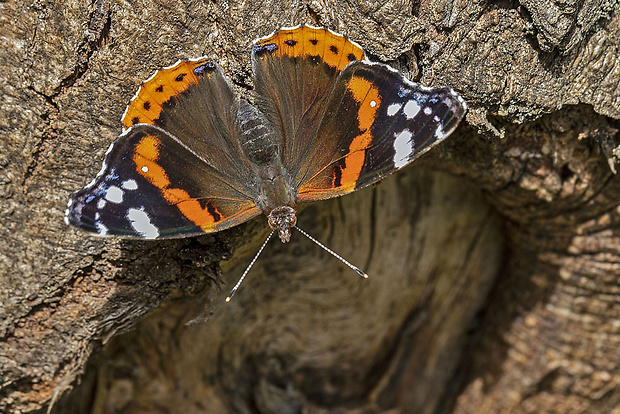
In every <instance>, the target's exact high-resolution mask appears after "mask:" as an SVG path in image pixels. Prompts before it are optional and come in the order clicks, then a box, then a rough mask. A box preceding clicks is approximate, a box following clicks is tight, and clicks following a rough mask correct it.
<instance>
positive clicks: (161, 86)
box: [122, 59, 207, 128]
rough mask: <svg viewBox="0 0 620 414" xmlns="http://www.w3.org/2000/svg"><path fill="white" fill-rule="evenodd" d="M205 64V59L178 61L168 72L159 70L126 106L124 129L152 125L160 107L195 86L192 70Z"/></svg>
mask: <svg viewBox="0 0 620 414" xmlns="http://www.w3.org/2000/svg"><path fill="white" fill-rule="evenodd" d="M205 63H207V59H198V60H181V61H179V62H178V63H177V64H176V65H174V66H172V67H170V68H164V69H160V70H158V71H157V72H155V74H154V75H153V76H151V77H150V78H149V79H148V80H147V81H146V82H144V83H143V84H142V86H140V89H139V90H138V93H137V94H136V96H135V97H134V98H133V99H132V100H131V102H129V105H128V106H127V110H126V111H125V115H124V116H123V119H122V122H123V125H124V126H125V128H129V127H130V126H132V125H135V124H150V125H154V121H155V120H156V119H157V118H159V115H160V114H161V111H162V104H163V103H164V102H166V101H168V100H170V98H172V97H173V96H179V94H180V93H182V92H184V91H186V90H187V89H188V88H189V87H190V85H197V84H198V79H197V78H196V75H195V74H194V69H195V68H197V67H198V66H200V65H204V64H205Z"/></svg>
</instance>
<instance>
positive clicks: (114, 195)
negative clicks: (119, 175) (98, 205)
mask: <svg viewBox="0 0 620 414" xmlns="http://www.w3.org/2000/svg"><path fill="white" fill-rule="evenodd" d="M123 194H124V192H123V190H121V189H120V188H118V187H117V186H115V185H111V186H110V188H108V189H107V190H106V192H105V199H106V200H108V201H109V202H111V203H114V204H120V203H122V202H123Z"/></svg>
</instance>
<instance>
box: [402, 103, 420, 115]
mask: <svg viewBox="0 0 620 414" xmlns="http://www.w3.org/2000/svg"><path fill="white" fill-rule="evenodd" d="M418 112H420V104H419V103H417V102H416V101H415V99H412V100H410V101H409V102H407V103H406V104H405V116H406V117H407V119H412V118H413V117H414V116H416V115H417V114H418Z"/></svg>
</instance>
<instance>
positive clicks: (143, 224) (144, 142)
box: [66, 124, 261, 239]
mask: <svg viewBox="0 0 620 414" xmlns="http://www.w3.org/2000/svg"><path fill="white" fill-rule="evenodd" d="M260 213H261V211H260V210H259V209H258V208H257V207H256V205H255V204H254V202H253V201H252V198H251V195H250V194H248V193H247V192H246V189H244V188H241V187H235V186H234V184H232V183H231V182H230V180H227V179H225V178H222V176H221V174H219V173H218V172H217V171H215V170H214V169H213V167H211V166H210V165H209V164H208V163H207V162H205V160H203V159H202V158H201V157H200V156H199V155H198V154H196V153H195V152H193V151H192V150H190V149H189V148H187V147H186V146H185V145H184V144H183V143H182V142H181V141H180V140H179V139H178V138H176V137H174V136H173V135H171V134H169V133H168V132H166V131H165V130H163V129H161V128H159V127H156V126H152V125H145V124H139V125H136V126H134V127H132V128H130V129H129V130H127V131H126V132H124V133H123V134H122V135H121V136H120V137H119V138H118V139H117V140H116V141H115V142H114V143H113V144H112V145H111V146H110V149H109V150H108V153H107V154H106V157H105V161H104V164H103V168H102V170H101V172H100V173H99V175H98V176H97V177H96V178H95V180H93V182H92V183H91V184H89V185H88V186H86V187H85V188H83V189H82V190H80V191H78V192H77V193H75V194H73V195H72V196H71V198H70V200H69V205H68V207H67V213H66V219H67V221H68V222H69V223H71V224H73V225H75V226H78V227H81V228H83V229H85V230H88V231H93V232H97V233H99V234H100V235H102V236H107V235H118V236H126V237H141V238H147V239H154V238H166V237H182V236H189V235H197V234H202V233H209V232H214V231H219V230H223V229H225V228H228V227H232V226H235V225H237V224H240V223H242V222H244V221H246V220H249V219H250V218H252V217H254V216H257V215H259V214H260Z"/></svg>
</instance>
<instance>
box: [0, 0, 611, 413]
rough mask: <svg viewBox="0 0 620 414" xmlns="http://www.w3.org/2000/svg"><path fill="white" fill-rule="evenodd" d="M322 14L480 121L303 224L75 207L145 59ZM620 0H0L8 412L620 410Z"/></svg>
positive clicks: (235, 49) (303, 216) (245, 84)
mask: <svg viewBox="0 0 620 414" xmlns="http://www.w3.org/2000/svg"><path fill="white" fill-rule="evenodd" d="M299 23H309V24H313V25H325V26H328V27H330V28H332V29H334V30H335V31H338V32H341V33H344V34H346V35H347V36H348V37H350V38H351V39H353V40H355V41H356V42H358V43H359V44H361V45H362V46H363V47H364V49H365V50H366V51H367V53H368V54H369V55H370V57H371V59H372V60H378V61H384V62H387V63H389V64H391V65H392V66H393V67H395V68H397V69H399V70H401V71H402V72H403V73H405V74H406V75H407V76H408V77H409V78H411V79H413V80H416V81H419V82H421V83H422V84H424V85H432V86H439V85H450V86H452V87H454V88H455V89H456V90H457V91H458V92H459V93H461V94H462V96H463V97H464V98H465V99H466V100H467V102H468V104H469V107H470V111H469V113H468V115H467V119H466V121H464V122H463V123H462V125H461V126H460V127H459V128H458V130H457V131H456V132H455V134H454V135H453V136H452V137H451V138H449V140H447V141H446V142H445V144H442V145H441V146H439V147H438V148H436V149H435V150H433V151H432V152H431V153H429V154H428V155H427V156H425V157H424V158H423V159H422V160H420V162H416V163H415V165H413V166H411V167H408V168H407V169H405V170H403V171H402V172H399V173H397V174H394V175H392V176H390V177H389V178H387V179H385V180H384V181H383V182H382V183H380V184H379V185H377V186H375V187H373V188H368V189H365V190H362V191H359V192H356V193H354V194H352V195H349V196H346V197H343V198H341V199H333V200H329V201H326V202H321V203H315V204H311V205H308V206H306V207H305V209H303V210H302V211H301V212H300V214H299V223H298V224H299V226H300V227H301V228H302V229H304V230H306V231H308V232H309V233H310V234H312V235H313V236H315V237H316V238H318V239H319V240H321V241H322V242H323V243H324V244H326V245H327V246H329V247H331V248H332V249H334V250H335V251H336V252H337V253H338V254H340V255H341V256H343V257H345V258H346V259H347V260H349V261H351V262H352V263H354V264H356V265H357V266H359V267H362V268H363V269H364V270H365V271H366V272H367V273H368V274H369V275H370V278H369V279H368V280H362V279H360V278H359V277H357V276H356V275H355V274H354V273H353V272H351V271H350V270H349V269H348V268H346V267H344V266H343V265H342V264H341V263H340V262H339V261H337V260H335V259H334V258H333V257H332V256H330V255H328V254H327V253H325V252H324V251H322V250H320V249H319V248H318V247H317V246H316V245H313V244H312V243H311V242H310V241H308V240H307V239H305V238H304V237H302V236H301V235H300V234H298V233H295V232H294V233H293V239H292V241H291V243H289V244H286V245H282V244H280V243H277V242H273V243H271V244H269V245H268V246H267V248H266V250H265V252H264V254H263V255H262V256H261V258H260V259H259V261H258V262H257V263H256V265H255V267H254V268H253V269H252V271H251V273H250V274H249V276H248V279H247V280H246V281H245V282H244V283H243V285H242V286H241V288H240V289H239V291H238V293H237V295H236V296H235V298H234V299H233V301H232V302H231V303H229V304H226V303H224V298H225V297H226V295H227V294H228V292H229V290H230V287H231V286H232V285H233V284H234V283H235V282H236V280H237V278H238V277H239V276H240V275H241V273H242V272H243V269H244V268H245V266H247V264H248V262H249V261H250V259H251V257H252V254H254V252H255V251H256V250H257V249H258V247H259V246H260V244H261V243H262V241H263V240H264V238H265V237H266V235H267V232H268V226H267V224H266V220H265V218H264V217H260V218H257V219H255V220H253V221H251V222H249V223H248V224H244V225H241V226H238V227H237V228H234V229H231V230H228V231H224V232H221V233H216V234H212V235H206V236H203V237H196V238H188V239H182V240H167V241H159V242H146V241H127V240H124V241H119V240H113V239H105V240H103V239H98V238H92V237H90V236H88V235H86V234H84V233H81V232H79V231H77V230H75V229H73V228H68V227H67V226H65V225H64V223H63V214H64V208H65V205H66V202H67V200H68V197H69V195H70V194H71V193H72V192H73V191H75V190H77V189H79V188H81V187H82V186H83V185H84V184H85V183H87V182H88V181H90V179H91V178H92V177H93V176H94V175H95V174H96V173H97V171H98V170H99V168H100V165H101V164H100V163H101V160H102V158H103V155H104V153H105V150H106V149H107V147H108V145H109V143H110V142H111V141H112V140H113V139H114V138H115V137H116V136H117V135H118V133H119V132H120V121H119V118H120V116H121V115H122V113H123V110H124V107H125V105H126V103H127V101H128V100H129V99H130V98H131V96H132V95H133V94H134V93H135V91H136V90H137V88H138V86H139V84H140V82H141V81H142V80H144V79H146V78H147V77H148V76H149V75H150V74H151V73H152V72H153V71H154V70H156V69H158V68H159V67H161V66H167V65H170V64H172V63H173V62H175V61H176V60H177V59H179V58H184V57H188V58H190V57H197V56H200V55H206V56H208V57H212V58H214V59H215V60H217V61H218V62H219V63H220V65H221V66H222V68H223V70H224V71H225V72H226V74H227V76H228V77H229V79H230V80H231V81H232V82H233V84H234V87H235V88H236V90H237V92H238V93H239V94H240V95H250V96H251V94H252V74H251V66H250V61H249V57H250V47H251V42H252V41H253V39H254V38H256V37H259V36H264V35H267V34H269V33H270V32H271V31H273V30H275V29H277V28H278V27H280V26H291V25H295V24H299ZM619 44H620V15H619V13H618V5H617V2H613V1H607V2H604V1H592V2H568V3H567V2H565V1H562V2H560V1H557V2H542V1H537V0H533V1H530V0H523V1H521V2H520V3H516V2H514V3H496V4H489V3H488V2H475V1H469V2H452V1H440V0H431V1H423V2H420V3H415V2H410V1H406V0H388V1H387V2H385V1H370V2H369V1H363V2H362V1H355V0H352V1H344V0H335V1H332V2H329V3H327V2H323V1H300V2H290V1H279V0H278V1H275V0H267V1H264V2H233V1H223V2H220V1H213V2H199V1H181V0H166V1H159V2H149V1H142V2H112V1H109V0H96V1H93V2H90V3H85V2H76V1H68V2H60V1H56V0H50V1H44V0H36V1H33V2H16V1H11V0H9V1H5V2H0V62H1V63H2V68H3V70H2V71H1V72H0V92H1V93H0V217H1V221H0V315H1V317H0V334H1V336H0V338H1V341H0V378H1V380H2V382H1V383H0V384H1V388H0V411H2V412H7V413H34V412H42V411H46V410H49V411H51V412H54V413H69V412H71V413H73V412H79V413H84V412H93V413H117V412H124V413H145V412H148V413H153V412H162V413H163V412H170V413H178V412H186V413H225V412H236V413H237V412H238V413H289V412H291V413H293V412H305V413H328V412H329V413H334V412H335V413H397V412H398V413H448V412H450V413H487V412H488V413H496V412H536V413H547V412H562V413H582V412H596V413H599V412H600V413H619V412H620V411H618V407H619V406H620V368H619V365H620V352H619V351H618V349H620V325H619V324H618V320H619V319H620V306H619V304H620V288H619V286H620V283H619V280H620V242H619V241H620V240H619V237H620V236H619V234H620V233H619V231H620V207H619V204H620V179H619V178H618V176H617V175H616V174H615V173H616V169H618V168H619V167H618V166H617V162H618V160H619V157H620V134H619V129H620V122H619V120H620V54H619V53H618V45H619Z"/></svg>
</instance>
